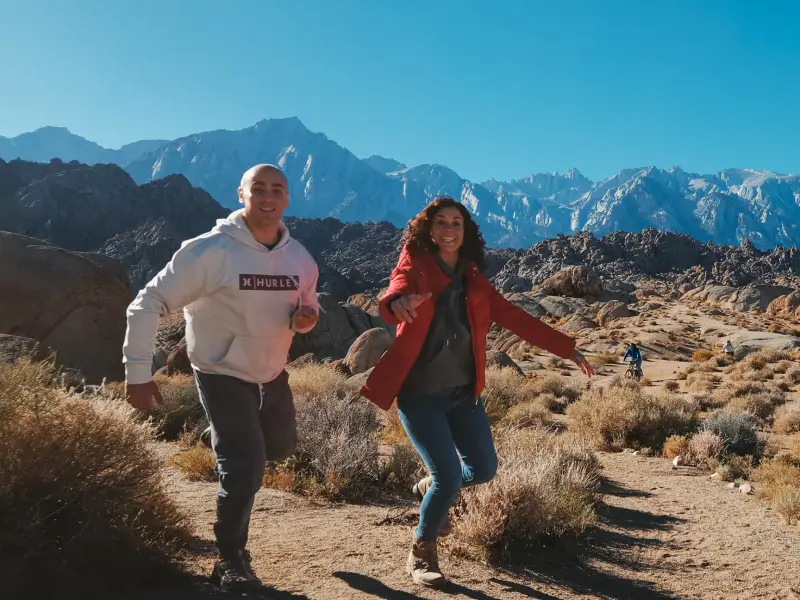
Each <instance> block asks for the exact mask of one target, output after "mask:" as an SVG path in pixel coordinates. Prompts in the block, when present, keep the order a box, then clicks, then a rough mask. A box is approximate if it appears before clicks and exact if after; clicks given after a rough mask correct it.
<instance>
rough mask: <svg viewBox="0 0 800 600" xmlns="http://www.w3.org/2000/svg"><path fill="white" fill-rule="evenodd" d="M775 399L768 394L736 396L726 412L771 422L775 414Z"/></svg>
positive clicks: (729, 403)
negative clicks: (749, 415) (745, 414)
mask: <svg viewBox="0 0 800 600" xmlns="http://www.w3.org/2000/svg"><path fill="white" fill-rule="evenodd" d="M775 406H776V403H775V402H774V397H773V396H771V395H770V394H768V393H761V394H748V395H746V396H735V397H733V398H731V401H730V402H728V405H727V407H726V410H728V411H730V412H734V413H737V412H738V413H748V414H751V415H753V416H754V417H756V418H757V419H760V420H761V421H767V420H769V419H770V418H771V417H772V415H773V413H774V412H775Z"/></svg>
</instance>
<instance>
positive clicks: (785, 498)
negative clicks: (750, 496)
mask: <svg viewBox="0 0 800 600" xmlns="http://www.w3.org/2000/svg"><path fill="white" fill-rule="evenodd" d="M794 331H797V330H796V329H795V330H794ZM772 505H773V506H774V507H775V512H777V513H778V514H779V515H780V516H782V517H783V518H784V520H785V521H786V523H788V524H789V525H791V524H792V523H794V522H796V521H800V488H797V487H792V486H790V485H784V486H782V487H780V488H778V489H777V490H776V491H775V493H774V494H773V495H772Z"/></svg>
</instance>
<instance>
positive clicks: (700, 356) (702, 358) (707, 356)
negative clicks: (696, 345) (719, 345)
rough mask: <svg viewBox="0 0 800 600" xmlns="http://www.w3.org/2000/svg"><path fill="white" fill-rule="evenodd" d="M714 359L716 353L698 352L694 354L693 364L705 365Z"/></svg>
mask: <svg viewBox="0 0 800 600" xmlns="http://www.w3.org/2000/svg"><path fill="white" fill-rule="evenodd" d="M713 357H714V353H713V352H712V351H711V350H696V351H695V353H694V354H692V362H696V363H704V362H707V361H709V360H711V359H712V358H713Z"/></svg>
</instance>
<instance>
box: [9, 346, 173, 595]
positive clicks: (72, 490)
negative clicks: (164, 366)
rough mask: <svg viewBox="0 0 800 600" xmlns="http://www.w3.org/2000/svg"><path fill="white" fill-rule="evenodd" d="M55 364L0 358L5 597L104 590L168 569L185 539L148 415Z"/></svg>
mask: <svg viewBox="0 0 800 600" xmlns="http://www.w3.org/2000/svg"><path fill="white" fill-rule="evenodd" d="M56 380H57V376H56V370H55V368H54V367H53V365H52V364H51V363H48V362H42V363H32V362H30V361H29V360H27V359H22V360H20V361H19V362H18V363H17V364H16V365H15V366H9V365H5V364H0V464H2V468H0V556H3V572H4V577H3V595H4V597H21V593H22V590H23V589H24V591H25V593H26V596H25V597H31V598H32V597H45V596H48V597H50V596H51V595H53V594H57V595H58V597H63V598H67V597H70V598H71V597H100V596H103V595H104V594H105V593H108V592H110V591H111V590H115V591H116V590H119V589H120V588H121V587H126V586H133V585H136V584H141V583H146V582H152V581H154V580H156V579H158V578H160V577H162V576H164V575H166V574H169V573H172V572H173V568H174V566H175V565H176V564H177V562H176V561H177V560H178V553H179V552H180V551H182V549H183V548H184V544H185V542H187V541H188V532H187V529H186V525H187V522H186V520H185V517H184V516H183V515H182V514H181V512H180V511H179V509H178V508H177V506H176V505H175V504H174V502H173V501H172V500H171V498H170V497H169V496H168V494H167V492H166V490H165V487H164V484H163V481H162V478H161V477H162V475H161V466H162V465H161V461H160V460H159V458H158V456H157V455H156V454H155V453H154V451H153V449H152V447H151V442H152V441H153V439H154V437H153V436H154V431H153V428H152V425H151V424H150V423H148V422H140V421H137V419H136V415H135V411H134V410H133V409H132V408H130V407H129V406H128V405H127V404H126V403H124V402H120V401H115V400H109V399H107V398H104V397H102V396H99V395H98V396H97V397H90V398H78V397H75V396H71V395H69V394H67V393H66V392H64V391H63V390H60V389H57V388H56V387H55V386H56V385H57V381H56Z"/></svg>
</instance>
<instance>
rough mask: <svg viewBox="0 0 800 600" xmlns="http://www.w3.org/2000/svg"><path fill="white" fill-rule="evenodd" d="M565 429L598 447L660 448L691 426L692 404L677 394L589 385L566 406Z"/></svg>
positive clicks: (692, 418)
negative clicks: (670, 437)
mask: <svg viewBox="0 0 800 600" xmlns="http://www.w3.org/2000/svg"><path fill="white" fill-rule="evenodd" d="M567 418H568V419H569V429H570V431H572V432H573V433H575V434H576V435H578V436H580V437H581V438H583V439H586V440H588V441H591V442H592V443H594V444H595V445H596V446H597V447H598V448H600V449H611V450H622V449H623V448H627V447H634V448H642V447H649V448H653V449H658V450H660V449H661V447H662V446H663V444H664V441H665V440H666V439H667V438H668V437H669V436H671V435H681V434H684V433H687V432H689V431H690V430H691V429H693V427H694V424H695V413H694V407H693V406H691V405H690V404H688V403H686V402H684V401H683V399H681V398H680V397H679V396H674V395H670V394H663V395H650V394H644V393H642V390H641V389H640V388H636V387H631V386H623V387H618V386H614V387H609V388H608V389H603V388H592V389H590V390H588V391H587V392H585V393H584V394H583V395H582V396H581V399H580V400H578V401H577V402H576V403H575V404H573V405H571V406H570V407H569V408H568V409H567Z"/></svg>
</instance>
